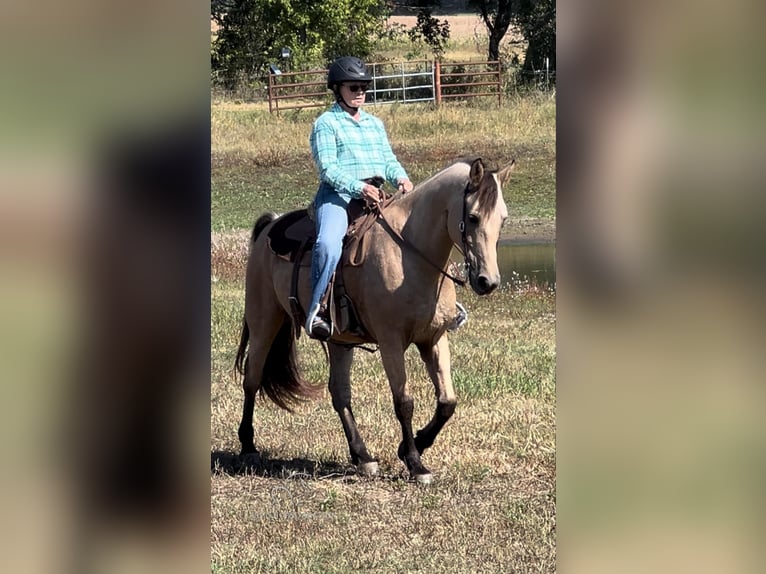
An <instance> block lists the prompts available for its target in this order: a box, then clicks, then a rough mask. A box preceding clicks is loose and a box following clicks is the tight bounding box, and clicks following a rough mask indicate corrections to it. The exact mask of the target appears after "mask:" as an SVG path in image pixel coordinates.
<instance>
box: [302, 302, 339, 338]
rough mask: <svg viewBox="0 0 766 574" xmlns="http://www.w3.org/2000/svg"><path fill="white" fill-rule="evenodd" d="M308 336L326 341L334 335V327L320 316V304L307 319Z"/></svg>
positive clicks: (315, 306)
mask: <svg viewBox="0 0 766 574" xmlns="http://www.w3.org/2000/svg"><path fill="white" fill-rule="evenodd" d="M305 328H306V334H307V335H308V336H309V337H311V338H312V339H319V340H320V341H326V340H327V339H329V338H330V336H331V335H332V325H330V323H328V322H327V321H326V320H324V319H323V318H322V317H321V316H320V315H319V304H316V305H314V307H313V308H312V309H311V312H310V313H309V315H308V317H306V325H305Z"/></svg>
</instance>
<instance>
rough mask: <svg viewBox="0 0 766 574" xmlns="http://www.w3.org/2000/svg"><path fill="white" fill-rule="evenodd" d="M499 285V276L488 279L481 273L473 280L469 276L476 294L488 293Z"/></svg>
mask: <svg viewBox="0 0 766 574" xmlns="http://www.w3.org/2000/svg"><path fill="white" fill-rule="evenodd" d="M499 285H500V278H499V277H498V278H497V279H490V278H489V277H488V276H486V275H484V274H481V275H479V276H478V277H477V278H476V280H475V281H474V280H473V278H471V287H472V288H473V290H474V291H476V294H477V295H489V294H490V293H492V291H494V290H495V289H497V287H498V286H499Z"/></svg>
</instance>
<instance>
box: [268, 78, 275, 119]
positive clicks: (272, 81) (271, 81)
mask: <svg viewBox="0 0 766 574" xmlns="http://www.w3.org/2000/svg"><path fill="white" fill-rule="evenodd" d="M273 86H274V74H272V73H271V72H269V113H272V109H271V97H272V87H273Z"/></svg>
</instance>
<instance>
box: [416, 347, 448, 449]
mask: <svg viewBox="0 0 766 574" xmlns="http://www.w3.org/2000/svg"><path fill="white" fill-rule="evenodd" d="M418 350H419V351H420V356H421V358H422V359H423V362H424V363H425V364H426V369H427V370H428V374H429V376H430V377H431V380H432V381H433V384H434V388H435V390H436V412H435V413H434V416H433V418H432V419H431V420H430V421H429V422H428V424H427V425H426V426H424V427H423V428H422V429H420V430H419V431H418V434H417V436H416V437H415V446H416V447H417V449H418V452H419V453H420V454H423V451H424V450H425V449H427V448H429V447H430V446H431V445H432V444H434V440H435V439H436V435H438V434H439V431H441V429H442V427H443V426H444V425H445V424H446V423H447V421H448V420H449V419H450V417H452V414H453V413H454V412H455V407H456V406H457V397H455V390H454V388H453V387H452V376H451V375H450V353H449V344H448V342H447V337H442V338H440V339H439V341H438V342H437V343H436V344H435V345H418Z"/></svg>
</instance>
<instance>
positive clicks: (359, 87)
mask: <svg viewBox="0 0 766 574" xmlns="http://www.w3.org/2000/svg"><path fill="white" fill-rule="evenodd" d="M344 85H345V86H346V87H347V88H348V89H349V90H350V91H352V92H366V91H367V90H368V89H369V87H370V85H369V84H351V85H349V84H344Z"/></svg>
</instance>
